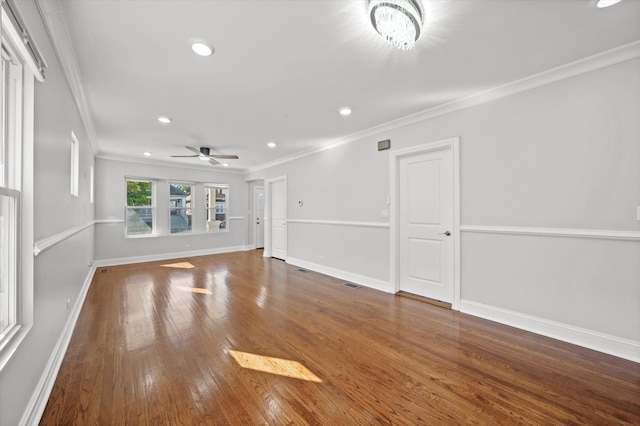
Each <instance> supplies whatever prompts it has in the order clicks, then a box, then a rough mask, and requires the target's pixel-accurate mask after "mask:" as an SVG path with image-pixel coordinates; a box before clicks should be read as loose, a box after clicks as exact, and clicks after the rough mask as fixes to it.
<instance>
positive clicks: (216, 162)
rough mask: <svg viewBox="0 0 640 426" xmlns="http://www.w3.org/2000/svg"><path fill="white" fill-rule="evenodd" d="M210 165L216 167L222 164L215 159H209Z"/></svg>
mask: <svg viewBox="0 0 640 426" xmlns="http://www.w3.org/2000/svg"><path fill="white" fill-rule="evenodd" d="M209 163H211V164H213V165H214V166H215V165H217V164H220V162H219V161H216V160H214V159H213V158H211V157H209Z"/></svg>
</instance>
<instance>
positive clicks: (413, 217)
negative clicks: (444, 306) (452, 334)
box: [398, 149, 455, 303]
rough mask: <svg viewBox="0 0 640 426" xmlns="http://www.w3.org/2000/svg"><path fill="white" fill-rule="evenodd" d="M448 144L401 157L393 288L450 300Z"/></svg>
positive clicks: (451, 258)
mask: <svg viewBox="0 0 640 426" xmlns="http://www.w3.org/2000/svg"><path fill="white" fill-rule="evenodd" d="M452 158H453V157H452V154H451V149H444V150H439V151H433V152H429V153H422V154H415V155H412V156H407V157H401V158H400V159H399V163H398V174H399V176H398V186H399V188H398V190H399V198H398V201H399V213H398V214H399V230H398V231H399V253H398V255H399V259H398V268H399V271H398V273H399V277H398V278H399V289H400V290H401V291H405V292H408V293H412V294H416V295H419V296H424V297H428V298H431V299H435V300H440V301H443V302H447V303H452V302H453V295H454V267H455V263H454V262H455V259H454V256H455V252H454V238H453V236H452V233H453V231H454V199H453V162H452Z"/></svg>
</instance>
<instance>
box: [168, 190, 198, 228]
mask: <svg viewBox="0 0 640 426" xmlns="http://www.w3.org/2000/svg"><path fill="white" fill-rule="evenodd" d="M192 190H193V186H192V185H191V184H184V183H169V220H170V222H169V225H170V227H171V233H172V234H178V233H182V232H191V230H192V229H193V228H192V227H193V225H192V208H193V206H192V205H191V194H192V192H193V191H192Z"/></svg>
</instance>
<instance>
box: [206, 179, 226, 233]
mask: <svg viewBox="0 0 640 426" xmlns="http://www.w3.org/2000/svg"><path fill="white" fill-rule="evenodd" d="M208 188H226V190H227V194H226V198H225V203H224V204H225V208H224V214H225V217H226V219H225V229H223V230H220V229H218V230H215V231H208V230H207V217H209V212H208V210H214V215H215V214H216V213H215V210H216V209H217V208H216V206H215V203H216V201H215V200H214V201H213V207H211V200H209V206H208V207H207V206H206V205H205V206H204V222H205V233H206V234H220V233H223V234H224V233H227V232H230V230H231V227H230V224H229V199H230V198H231V190H230V188H229V185H228V184H226V183H205V184H204V190H205V194H204V195H205V197H206V193H207V189H208ZM205 197H203V199H205Z"/></svg>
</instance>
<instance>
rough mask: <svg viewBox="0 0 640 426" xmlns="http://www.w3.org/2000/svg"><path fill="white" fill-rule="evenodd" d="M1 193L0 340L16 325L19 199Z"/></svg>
mask: <svg viewBox="0 0 640 426" xmlns="http://www.w3.org/2000/svg"><path fill="white" fill-rule="evenodd" d="M6 192H8V191H6V190H5V191H3V192H2V193H0V342H1V341H2V340H3V338H4V336H5V334H6V333H7V332H8V331H10V330H11V329H12V328H13V326H15V325H16V294H17V284H18V283H17V281H16V279H17V276H16V270H17V257H16V256H17V253H16V247H17V238H16V236H17V232H18V220H17V205H18V203H17V200H16V199H15V198H14V197H12V196H10V195H8V194H7V193H6Z"/></svg>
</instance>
